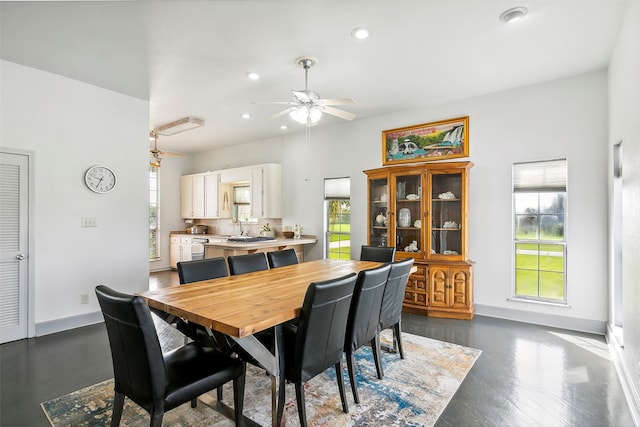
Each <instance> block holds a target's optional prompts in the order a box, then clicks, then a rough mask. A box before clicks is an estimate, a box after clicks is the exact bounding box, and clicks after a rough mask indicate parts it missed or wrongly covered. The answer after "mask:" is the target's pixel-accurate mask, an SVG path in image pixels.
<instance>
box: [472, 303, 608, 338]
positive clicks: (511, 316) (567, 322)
mask: <svg viewBox="0 0 640 427" xmlns="http://www.w3.org/2000/svg"><path fill="white" fill-rule="evenodd" d="M475 307H476V314H478V315H481V316H487V317H496V318H498V319H506V320H513V321H516V322H524V323H531V324H534V325H542V326H550V327H552V328H560V329H568V330H570V331H578V332H587V333H590V334H598V335H605V333H606V330H607V322H606V321H600V320H590V319H578V318H575V317H568V316H558V315H554V314H546V313H536V312H533V311H526V310H516V309H512V308H503V307H494V306H488V305H483V304H475Z"/></svg>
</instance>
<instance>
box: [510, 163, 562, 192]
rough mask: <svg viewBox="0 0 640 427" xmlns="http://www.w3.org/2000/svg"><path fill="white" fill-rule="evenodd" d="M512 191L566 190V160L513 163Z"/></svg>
mask: <svg viewBox="0 0 640 427" xmlns="http://www.w3.org/2000/svg"><path fill="white" fill-rule="evenodd" d="M513 191H514V192H525V191H527V192H529V191H531V192H543V191H557V192H560V191H567V160H566V159H557V160H546V161H542V162H528V163H514V164H513Z"/></svg>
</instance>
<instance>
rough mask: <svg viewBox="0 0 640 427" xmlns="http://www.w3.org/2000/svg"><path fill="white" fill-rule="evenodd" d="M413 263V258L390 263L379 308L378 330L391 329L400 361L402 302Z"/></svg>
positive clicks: (402, 357) (402, 355) (402, 354)
mask: <svg viewBox="0 0 640 427" xmlns="http://www.w3.org/2000/svg"><path fill="white" fill-rule="evenodd" d="M413 261H414V260H413V258H407V259H404V260H402V261H398V262H394V263H391V270H390V271H389V278H388V279H387V285H386V286H385V288H384V295H383V296H382V305H381V307H380V324H379V328H378V330H379V331H380V332H382V331H384V330H385V329H388V328H392V329H393V348H394V349H395V348H397V349H398V352H399V353H400V358H401V359H404V350H403V349H402V334H401V321H402V302H403V300H404V290H405V287H406V286H407V282H408V281H409V275H411V267H413Z"/></svg>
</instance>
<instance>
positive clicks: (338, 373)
mask: <svg viewBox="0 0 640 427" xmlns="http://www.w3.org/2000/svg"><path fill="white" fill-rule="evenodd" d="M335 367H336V378H337V380H338V390H339V391H340V400H341V401H342V412H344V413H345V414H348V413H349V404H348V403H347V396H346V394H345V392H344V375H343V374H344V372H343V371H344V368H343V366H342V359H340V361H339V362H338V363H336V365H335Z"/></svg>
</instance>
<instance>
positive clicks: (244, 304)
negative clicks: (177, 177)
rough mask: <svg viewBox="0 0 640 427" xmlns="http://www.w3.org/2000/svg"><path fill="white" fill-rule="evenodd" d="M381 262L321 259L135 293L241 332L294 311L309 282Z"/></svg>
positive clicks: (213, 325) (158, 306)
mask: <svg viewBox="0 0 640 427" xmlns="http://www.w3.org/2000/svg"><path fill="white" fill-rule="evenodd" d="M380 265H382V264H381V263H379V262H372V261H353V260H349V261H338V260H328V259H325V260H318V261H310V262H304V263H301V264H295V265H290V266H286V267H280V268H274V269H272V270H265V271H258V272H254V273H248V274H241V275H237V276H229V277H223V278H220V279H214V280H205V281H202V282H194V283H189V284H186V285H180V286H171V287H168V288H162V289H156V290H153V291H145V292H139V293H138V294H137V295H139V296H141V297H142V298H144V299H145V300H146V302H147V304H148V305H149V306H150V307H153V308H156V309H159V310H162V311H164V312H167V313H170V314H173V315H176V316H180V317H182V318H184V319H187V320H190V321H192V322H195V323H198V324H200V325H203V326H206V327H208V328H211V329H212V330H215V331H219V332H222V333H224V334H226V335H230V336H234V337H238V338H243V337H246V336H249V335H252V334H254V333H256V332H259V331H262V330H265V329H268V328H270V327H273V326H275V325H278V324H280V323H283V322H287V321H289V320H292V319H295V318H296V317H298V316H299V314H300V310H301V309H302V303H303V301H304V296H305V293H306V291H307V287H308V286H309V284H310V283H312V282H320V281H323V280H330V279H336V278H338V277H342V276H344V275H347V274H349V273H357V272H359V271H361V270H367V269H370V268H375V267H378V266H380Z"/></svg>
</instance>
